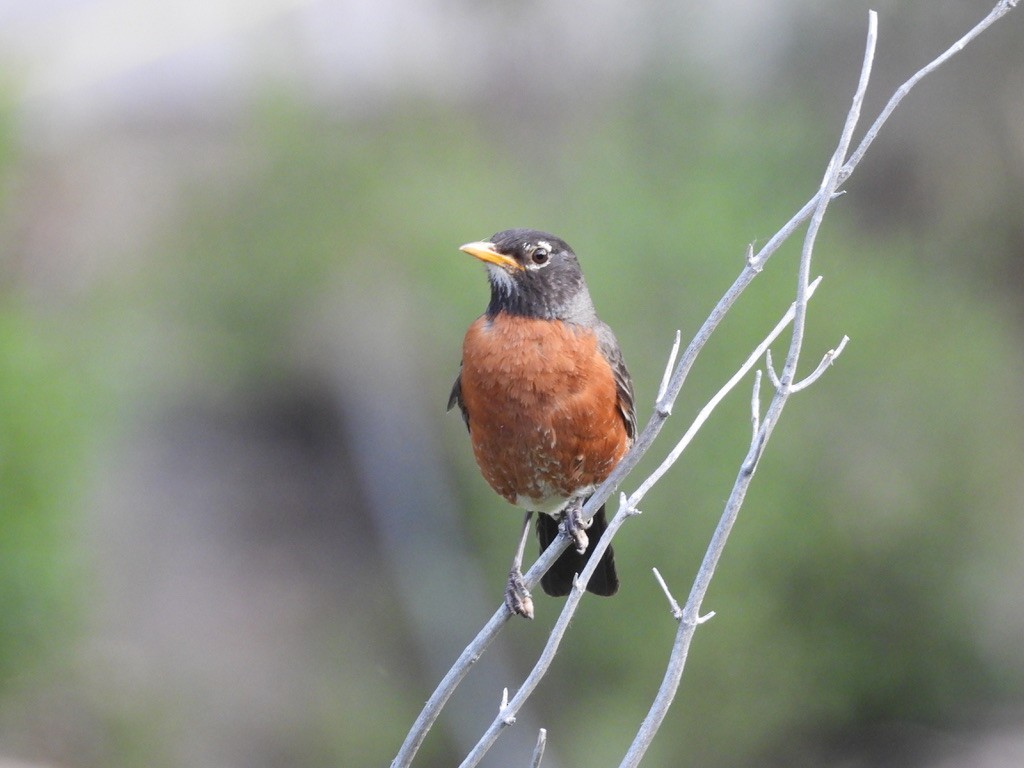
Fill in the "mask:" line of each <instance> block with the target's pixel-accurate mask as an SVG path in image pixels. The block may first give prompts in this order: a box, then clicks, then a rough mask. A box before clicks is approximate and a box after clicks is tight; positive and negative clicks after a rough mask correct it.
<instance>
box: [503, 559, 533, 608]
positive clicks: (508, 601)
mask: <svg viewBox="0 0 1024 768" xmlns="http://www.w3.org/2000/svg"><path fill="white" fill-rule="evenodd" d="M505 607H506V608H508V610H509V612H510V613H512V614H513V615H516V616H522V617H523V618H524V619H532V618H533V598H531V597H530V591H529V590H528V589H527V588H526V584H524V583H523V574H522V572H521V571H520V570H519V569H518V568H513V569H512V570H510V571H509V572H508V582H506V584H505Z"/></svg>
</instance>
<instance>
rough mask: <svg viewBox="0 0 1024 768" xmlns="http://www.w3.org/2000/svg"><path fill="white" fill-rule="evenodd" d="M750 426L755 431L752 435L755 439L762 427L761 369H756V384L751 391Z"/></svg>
mask: <svg viewBox="0 0 1024 768" xmlns="http://www.w3.org/2000/svg"><path fill="white" fill-rule="evenodd" d="M750 426H751V428H752V429H753V433H754V434H753V435H752V436H751V440H753V439H754V438H755V437H757V433H758V432H759V431H760V429H761V371H754V386H753V389H752V391H751V393H750Z"/></svg>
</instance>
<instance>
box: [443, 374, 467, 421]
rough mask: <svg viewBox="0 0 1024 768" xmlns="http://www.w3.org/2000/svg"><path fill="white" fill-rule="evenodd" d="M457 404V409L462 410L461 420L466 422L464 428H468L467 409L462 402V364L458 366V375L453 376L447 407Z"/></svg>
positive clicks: (449, 408)
mask: <svg viewBox="0 0 1024 768" xmlns="http://www.w3.org/2000/svg"><path fill="white" fill-rule="evenodd" d="M456 405H457V406H459V410H460V411H461V412H462V420H463V421H464V422H466V429H469V411H467V410H466V404H465V403H464V402H462V366H461V365H460V366H459V375H458V376H456V377H455V383H454V384H452V393H451V394H450V395H449V396H448V408H447V410H449V411H450V410H451V409H452V408H454V407H455V406H456Z"/></svg>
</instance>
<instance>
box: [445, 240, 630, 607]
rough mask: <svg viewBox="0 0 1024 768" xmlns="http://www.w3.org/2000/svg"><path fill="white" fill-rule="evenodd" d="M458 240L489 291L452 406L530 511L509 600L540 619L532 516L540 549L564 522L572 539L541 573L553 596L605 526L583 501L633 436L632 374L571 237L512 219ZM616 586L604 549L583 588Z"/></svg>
mask: <svg viewBox="0 0 1024 768" xmlns="http://www.w3.org/2000/svg"><path fill="white" fill-rule="evenodd" d="M459 250H461V251H463V252H465V253H467V254H469V255H470V256H474V257H475V258H477V259H479V260H480V261H482V262H483V263H484V264H485V265H486V267H487V277H488V282H489V284H490V301H489V303H488V305H487V309H486V311H485V312H484V313H483V314H482V315H480V317H478V318H477V319H476V320H474V321H473V322H472V323H471V324H470V326H469V329H468V330H467V331H466V334H465V337H464V339H463V343H462V361H461V364H460V367H459V373H458V375H457V376H456V378H455V383H454V385H453V386H452V390H451V396H450V397H449V400H448V410H449V411H451V410H452V409H453V408H454V407H455V406H458V408H459V410H460V411H461V413H462V418H463V420H464V421H465V423H466V427H467V428H468V430H469V436H470V442H471V444H472V448H473V455H474V457H475V459H476V462H477V465H478V466H479V468H480V471H481V474H482V475H483V477H484V479H485V480H486V481H487V483H488V484H489V485H490V486H491V488H493V489H494V490H495V491H496V492H497V493H498V494H499V495H500V496H502V497H504V498H505V499H506V500H507V501H509V502H511V503H512V504H514V505H516V506H517V507H520V508H522V509H525V510H526V512H525V515H524V519H523V528H522V532H521V535H520V540H519V546H518V549H517V550H516V554H515V556H514V558H513V562H512V568H511V569H510V570H509V578H508V582H507V584H506V589H505V605H506V606H507V607H508V610H509V611H510V612H511V613H512V614H518V615H521V616H524V617H526V618H533V601H532V597H531V595H530V593H529V591H528V590H527V589H526V586H525V584H524V582H523V577H522V558H523V551H524V549H525V546H526V541H527V538H528V536H529V529H530V520H531V518H532V516H533V514H534V513H539V514H538V515H537V537H538V539H539V542H540V551H541V552H542V553H543V552H544V550H545V549H547V547H548V546H549V545H550V544H551V542H552V541H554V539H555V537H556V536H557V535H558V532H559V525H560V524H561V525H562V526H563V528H564V529H565V530H566V532H567V533H568V534H569V535H570V537H571V539H572V542H571V544H570V546H569V548H568V549H566V550H565V552H563V553H562V554H561V555H560V557H559V558H558V559H557V560H556V561H555V563H554V564H553V565H552V566H551V568H550V569H549V570H548V572H547V573H546V574H545V575H544V576H542V577H541V586H542V587H543V589H544V591H545V592H546V593H547V594H548V595H552V596H555V597H560V596H565V595H567V594H569V592H570V591H571V589H572V588H573V585H574V582H575V577H576V575H577V574H578V573H580V571H582V569H583V567H584V566H585V565H586V564H587V562H588V560H589V559H590V553H591V552H592V551H593V549H594V546H595V544H596V542H597V541H598V540H599V539H600V537H601V534H602V533H603V532H604V531H605V529H606V528H607V518H606V516H605V509H604V505H602V506H601V507H600V509H598V510H597V512H596V513H595V514H594V515H593V518H592V520H591V521H590V523H589V526H585V525H584V524H583V522H582V520H581V517H580V512H581V510H582V507H583V505H584V504H585V503H586V501H587V499H589V498H590V495H591V494H592V493H593V492H594V490H595V489H596V488H597V487H598V486H599V485H600V484H601V483H602V482H603V481H604V480H605V478H607V477H608V475H609V474H610V473H611V471H612V470H613V469H614V468H615V466H616V465H617V464H618V463H619V461H620V460H621V459H622V457H623V456H624V455H625V454H626V452H627V451H628V450H629V448H630V446H631V445H632V443H633V440H634V438H635V436H636V431H637V425H636V410H635V405H634V400H635V397H634V390H633V380H632V378H631V377H630V375H629V370H628V369H627V368H626V363H625V360H624V359H623V355H622V351H621V349H620V348H619V343H618V341H617V340H616V338H615V334H614V333H613V332H612V330H611V328H609V327H608V325H607V324H605V323H604V322H602V321H601V320H600V319H599V318H598V316H597V313H596V311H595V309H594V303H593V301H592V300H591V298H590V292H589V291H588V290H587V284H586V281H585V280H584V278H583V271H582V270H581V268H580V264H579V259H578V258H577V256H576V254H575V253H574V252H573V250H572V248H571V247H569V245H568V243H566V242H565V241H564V240H562V239H561V238H559V237H556V236H555V235H552V234H549V233H547V232H541V231H538V230H533V229H508V230H504V231H502V232H498V233H497V234H495V235H494V236H492V237H491V238H490V239H488V240H482V241H475V242H471V243H467V244H465V245H463V246H462V247H461V248H460V249H459ZM588 533H589V535H588ZM618 587H619V580H618V575H617V573H616V569H615V560H614V554H613V552H612V549H611V547H608V548H607V549H606V550H605V552H604V554H603V555H602V557H601V560H600V562H599V565H598V567H597V569H596V570H595V572H594V574H593V576H592V577H591V579H590V581H589V583H588V584H587V590H588V591H590V592H592V593H595V594H598V595H603V596H611V595H613V594H615V592H616V591H617V590H618Z"/></svg>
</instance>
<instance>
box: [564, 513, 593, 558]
mask: <svg viewBox="0 0 1024 768" xmlns="http://www.w3.org/2000/svg"><path fill="white" fill-rule="evenodd" d="M582 510H583V504H582V502H573V503H572V504H571V505H570V506H569V509H567V510H566V512H565V515H564V516H563V517H562V528H563V529H564V530H565V532H566V533H567V534H568V535H569V538H571V539H572V544H573V546H574V547H575V548H576V552H577V553H579V554H581V555H582V554H583V553H584V552H586V551H587V546H588V545H589V544H590V539H589V538H588V537H587V528H589V527H590V522H591V521H588V522H587V523H586V524H585V525H584V523H583V520H582V519H581V518H580V513H581V512H582Z"/></svg>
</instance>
